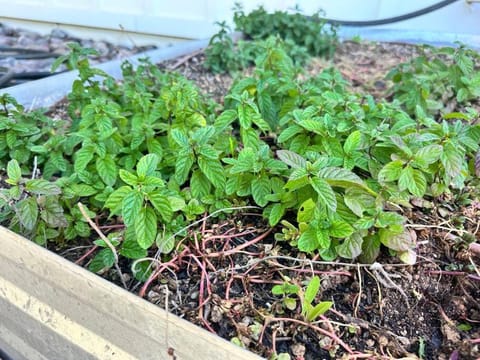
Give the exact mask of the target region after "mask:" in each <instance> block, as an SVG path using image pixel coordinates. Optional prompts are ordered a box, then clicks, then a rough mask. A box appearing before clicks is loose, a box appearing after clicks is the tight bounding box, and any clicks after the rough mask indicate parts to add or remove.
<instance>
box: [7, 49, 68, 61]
mask: <svg viewBox="0 0 480 360" xmlns="http://www.w3.org/2000/svg"><path fill="white" fill-rule="evenodd" d="M58 56H60V55H59V54H55V53H51V52H48V51H43V50H35V49H25V48H18V47H10V46H0V58H6V57H13V58H15V59H17V60H29V59H48V58H56V57H58Z"/></svg>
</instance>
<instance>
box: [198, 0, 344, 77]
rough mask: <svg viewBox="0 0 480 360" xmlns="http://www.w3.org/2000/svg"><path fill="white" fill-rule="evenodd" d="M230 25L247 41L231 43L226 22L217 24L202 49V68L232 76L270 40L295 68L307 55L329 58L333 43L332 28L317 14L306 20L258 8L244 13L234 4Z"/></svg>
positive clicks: (305, 60)
mask: <svg viewBox="0 0 480 360" xmlns="http://www.w3.org/2000/svg"><path fill="white" fill-rule="evenodd" d="M234 22H235V26H236V30H238V31H240V32H242V33H243V34H244V35H245V36H247V41H244V40H239V41H238V42H237V44H235V43H234V41H233V40H232V37H231V31H230V30H231V29H230V28H229V26H228V25H227V24H226V22H220V23H217V24H218V25H219V26H220V30H219V31H218V33H217V34H215V35H214V36H213V37H212V38H211V39H210V43H209V46H208V47H207V49H206V50H205V56H206V60H205V67H206V68H207V69H209V70H210V71H212V72H215V73H225V72H230V73H232V72H235V71H239V70H242V69H245V68H247V67H248V66H251V65H253V64H254V62H255V59H256V58H257V57H258V56H259V55H260V54H261V53H262V52H263V51H264V50H265V48H266V47H268V45H267V40H269V39H271V38H272V37H273V38H275V39H276V43H277V46H278V47H282V48H283V50H284V51H285V52H286V53H287V54H288V56H289V57H290V58H292V60H293V61H294V63H295V64H296V65H303V64H305V63H306V62H307V60H308V59H309V57H310V56H332V55H333V53H334V51H335V46H336V43H337V35H336V29H335V27H332V26H329V25H327V24H325V23H324V22H322V20H321V19H320V16H319V14H318V13H316V14H314V15H313V16H312V17H311V18H310V19H307V18H306V17H305V16H303V15H301V14H300V13H295V14H289V13H287V12H284V11H276V12H275V13H273V14H269V13H267V12H266V11H265V9H264V8H263V7H260V8H259V9H257V10H254V11H252V12H251V13H249V14H245V13H244V11H243V9H242V7H241V6H240V5H237V7H236V8H235V12H234Z"/></svg>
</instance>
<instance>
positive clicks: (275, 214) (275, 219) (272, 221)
mask: <svg viewBox="0 0 480 360" xmlns="http://www.w3.org/2000/svg"><path fill="white" fill-rule="evenodd" d="M283 215H285V205H283V204H274V205H273V206H272V208H271V210H270V214H269V215H268V224H269V225H270V226H275V225H277V224H278V223H279V221H280V220H282V218H283Z"/></svg>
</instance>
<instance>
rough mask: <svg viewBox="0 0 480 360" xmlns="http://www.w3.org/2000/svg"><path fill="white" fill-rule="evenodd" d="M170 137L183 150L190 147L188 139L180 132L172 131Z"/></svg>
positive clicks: (177, 130)
mask: <svg viewBox="0 0 480 360" xmlns="http://www.w3.org/2000/svg"><path fill="white" fill-rule="evenodd" d="M170 136H171V137H172V139H173V141H175V143H176V144H177V145H178V146H180V147H183V148H189V147H190V142H189V141H188V137H187V136H186V135H185V134H184V133H183V132H182V131H181V130H179V129H172V131H171V132H170Z"/></svg>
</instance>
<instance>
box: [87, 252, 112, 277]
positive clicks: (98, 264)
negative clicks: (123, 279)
mask: <svg viewBox="0 0 480 360" xmlns="http://www.w3.org/2000/svg"><path fill="white" fill-rule="evenodd" d="M113 264H115V256H114V254H113V253H112V250H110V249H102V250H100V251H99V252H98V254H97V255H95V257H94V258H93V259H92V261H91V262H90V264H88V269H89V270H90V271H91V272H94V273H98V272H100V271H102V270H104V269H109V268H111V267H112V266H113Z"/></svg>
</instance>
